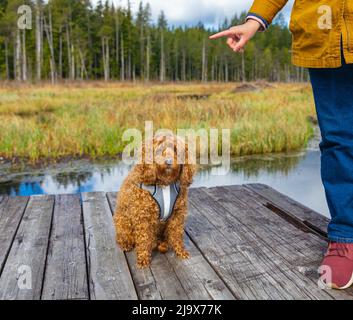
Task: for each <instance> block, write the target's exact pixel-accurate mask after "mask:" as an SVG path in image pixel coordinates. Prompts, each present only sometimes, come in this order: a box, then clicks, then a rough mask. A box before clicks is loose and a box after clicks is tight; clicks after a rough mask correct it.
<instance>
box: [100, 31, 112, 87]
mask: <svg viewBox="0 0 353 320" xmlns="http://www.w3.org/2000/svg"><path fill="white" fill-rule="evenodd" d="M102 57H103V69H104V81H108V80H109V73H110V72H109V69H110V66H109V39H108V38H107V37H102Z"/></svg>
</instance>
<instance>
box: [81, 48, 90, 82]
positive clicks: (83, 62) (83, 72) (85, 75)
mask: <svg viewBox="0 0 353 320" xmlns="http://www.w3.org/2000/svg"><path fill="white" fill-rule="evenodd" d="M79 54H80V59H81V79H83V78H85V79H88V73H87V69H86V60H85V57H84V55H83V53H82V50H81V48H79Z"/></svg>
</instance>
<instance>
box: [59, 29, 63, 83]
mask: <svg viewBox="0 0 353 320" xmlns="http://www.w3.org/2000/svg"><path fill="white" fill-rule="evenodd" d="M59 77H60V79H62V77H63V37H62V26H60V35H59Z"/></svg>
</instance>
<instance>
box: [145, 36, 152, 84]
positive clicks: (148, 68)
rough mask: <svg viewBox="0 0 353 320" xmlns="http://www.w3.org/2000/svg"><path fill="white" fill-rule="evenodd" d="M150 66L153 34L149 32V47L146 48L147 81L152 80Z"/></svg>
mask: <svg viewBox="0 0 353 320" xmlns="http://www.w3.org/2000/svg"><path fill="white" fill-rule="evenodd" d="M150 68H151V36H150V34H149V33H148V36H147V48H146V81H150V72H151V71H150Z"/></svg>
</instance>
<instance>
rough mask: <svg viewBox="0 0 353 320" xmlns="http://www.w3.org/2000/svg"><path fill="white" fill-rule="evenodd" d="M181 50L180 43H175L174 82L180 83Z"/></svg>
mask: <svg viewBox="0 0 353 320" xmlns="http://www.w3.org/2000/svg"><path fill="white" fill-rule="evenodd" d="M178 53H179V50H178V42H176V43H175V60H174V81H179V55H178Z"/></svg>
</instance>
